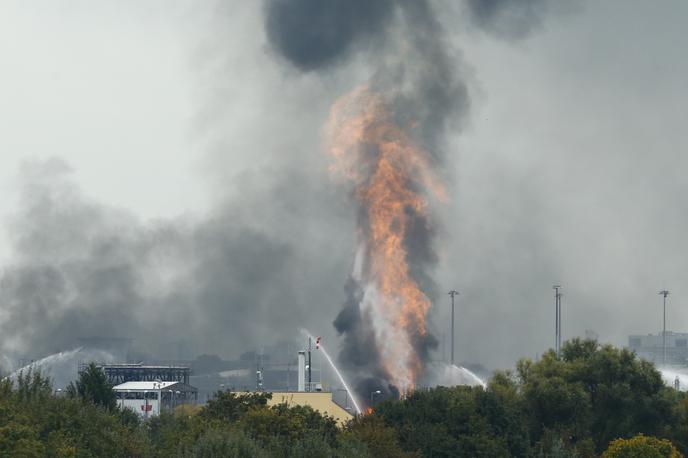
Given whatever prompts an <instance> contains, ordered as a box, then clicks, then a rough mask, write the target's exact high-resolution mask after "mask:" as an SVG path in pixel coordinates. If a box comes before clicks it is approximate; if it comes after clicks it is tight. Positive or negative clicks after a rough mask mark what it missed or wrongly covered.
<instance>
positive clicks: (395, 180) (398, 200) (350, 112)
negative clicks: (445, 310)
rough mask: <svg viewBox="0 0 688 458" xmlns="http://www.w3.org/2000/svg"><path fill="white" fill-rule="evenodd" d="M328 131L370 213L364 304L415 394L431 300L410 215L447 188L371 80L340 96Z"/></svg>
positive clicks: (338, 165)
mask: <svg viewBox="0 0 688 458" xmlns="http://www.w3.org/2000/svg"><path fill="white" fill-rule="evenodd" d="M407 129H409V130H411V129H413V126H408V127H407ZM326 133H327V139H328V146H329V149H330V151H331V152H332V154H333V155H334V157H335V164H334V165H333V167H332V169H333V171H334V172H336V173H337V174H338V176H342V177H344V178H346V179H348V180H351V181H353V182H354V185H355V190H356V191H355V192H356V197H357V199H359V201H360V202H361V203H362V205H363V207H364V208H365V211H366V213H365V218H363V220H364V221H363V222H362V227H361V228H360V235H361V237H362V240H361V243H362V245H363V247H364V250H365V259H364V261H363V262H364V265H363V268H362V272H361V273H360V276H361V278H359V279H357V280H358V281H360V282H361V283H362V286H363V288H364V291H365V293H364V299H363V301H362V303H361V306H362V308H364V309H367V311H368V312H369V313H370V316H371V318H372V320H373V323H372V324H373V327H374V329H375V337H376V342H377V345H378V352H379V354H380V359H381V361H382V365H383V368H384V371H385V372H386V373H387V375H388V376H389V379H390V382H391V383H393V384H394V385H395V386H396V387H397V388H398V389H399V390H400V391H401V392H402V393H407V392H408V391H409V390H410V389H413V387H414V386H415V382H416V379H417V377H418V375H419V373H420V371H421V369H422V366H421V361H420V360H419V358H418V355H417V354H416V351H415V350H414V346H413V339H414V337H416V336H423V335H424V334H425V333H426V325H425V319H426V315H427V313H428V309H429V308H430V300H429V299H428V298H427V296H426V295H425V294H424V293H423V291H421V289H420V288H419V286H418V284H417V282H416V281H415V280H414V279H413V278H412V276H411V274H410V269H409V263H408V259H407V256H408V253H407V249H406V238H407V235H408V230H409V224H410V223H411V220H410V218H411V217H412V216H413V215H421V216H426V213H427V209H428V201H427V197H426V196H427V192H426V190H428V191H430V192H431V193H432V194H434V195H435V196H436V197H438V198H440V199H442V198H443V196H444V190H443V188H442V187H441V186H438V185H436V184H435V182H436V180H433V176H432V173H431V169H430V166H429V163H428V160H429V159H428V157H429V156H428V154H427V152H425V151H423V150H422V149H421V148H419V147H418V146H417V145H415V144H414V142H413V141H412V139H411V137H410V135H409V134H408V133H406V131H405V130H404V129H403V128H402V127H401V126H399V125H398V124H397V123H396V122H395V120H394V119H393V118H392V116H391V113H390V111H389V109H388V106H387V104H386V102H385V100H384V97H383V96H382V95H380V94H378V93H375V92H372V91H371V90H370V89H368V88H367V87H365V86H364V87H360V88H358V89H356V90H354V91H353V92H351V93H350V94H348V95H345V96H344V97H342V98H341V99H340V100H338V101H337V102H335V104H334V105H333V106H332V109H331V113H330V119H329V121H328V124H327V126H326Z"/></svg>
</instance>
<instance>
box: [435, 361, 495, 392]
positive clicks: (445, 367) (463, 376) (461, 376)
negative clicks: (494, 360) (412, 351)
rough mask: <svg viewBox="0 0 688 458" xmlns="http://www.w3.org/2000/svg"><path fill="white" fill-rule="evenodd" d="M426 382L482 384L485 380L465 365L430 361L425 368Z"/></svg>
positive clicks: (452, 384) (447, 384)
mask: <svg viewBox="0 0 688 458" xmlns="http://www.w3.org/2000/svg"><path fill="white" fill-rule="evenodd" d="M425 371H426V373H425V384H426V385H428V386H432V387H434V386H457V385H467V386H481V387H483V388H485V387H486V385H485V382H484V381H483V380H482V379H481V378H480V377H478V376H477V375H475V374H474V373H473V372H471V371H470V370H468V369H466V368H465V367H461V366H457V365H455V364H447V363H444V362H433V363H429V364H428V365H427V367H426V369H425Z"/></svg>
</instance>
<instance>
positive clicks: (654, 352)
mask: <svg viewBox="0 0 688 458" xmlns="http://www.w3.org/2000/svg"><path fill="white" fill-rule="evenodd" d="M628 347H629V348H630V349H631V350H633V351H635V352H636V354H637V355H638V356H640V357H641V358H643V359H646V360H648V361H652V362H653V363H656V364H661V363H662V362H663V361H664V337H663V336H662V333H661V332H659V333H657V334H647V335H632V336H628ZM666 362H667V364H671V365H681V366H685V365H688V333H684V332H673V331H667V332H666Z"/></svg>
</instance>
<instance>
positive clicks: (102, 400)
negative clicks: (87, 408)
mask: <svg viewBox="0 0 688 458" xmlns="http://www.w3.org/2000/svg"><path fill="white" fill-rule="evenodd" d="M67 395H68V396H70V397H71V398H79V399H81V400H83V401H86V402H91V403H93V404H95V405H99V406H103V407H105V408H106V409H108V410H114V409H115V408H116V407H117V396H116V395H115V392H114V391H113V390H112V385H111V384H110V382H108V380H107V377H106V376H105V372H103V371H102V370H101V369H99V368H98V367H97V366H96V364H95V363H91V364H89V365H88V366H87V367H86V369H84V370H83V371H82V372H81V373H80V374H79V379H78V380H77V381H76V382H72V383H70V384H69V385H68V386H67Z"/></svg>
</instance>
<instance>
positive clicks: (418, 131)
mask: <svg viewBox="0 0 688 458" xmlns="http://www.w3.org/2000/svg"><path fill="white" fill-rule="evenodd" d="M546 3H547V1H546V0H490V1H484V2H483V1H480V0H475V1H474V0H469V1H468V2H466V3H465V4H464V6H465V8H463V9H460V10H461V12H466V13H467V14H468V17H469V18H470V19H471V20H472V21H473V22H474V23H475V24H477V25H478V27H480V28H482V29H484V30H487V31H489V32H492V33H495V34H497V35H501V36H506V37H518V36H525V35H527V34H528V33H529V31H530V30H531V29H532V28H533V27H534V26H536V25H537V24H538V23H539V19H540V15H541V14H542V10H543V9H544V8H543V7H544V5H545V4H546ZM435 6H436V4H434V3H433V2H430V1H421V0H413V1H411V0H399V1H388V0H379V1H365V0H360V1H359V0H356V1H351V0H334V1H329V2H320V1H309V0H291V1H286V0H272V1H268V2H266V16H265V17H266V19H265V25H266V33H267V37H268V40H269V41H270V43H271V45H272V47H273V49H274V50H275V51H276V52H277V53H278V55H279V56H281V57H282V58H284V59H286V60H287V61H288V62H290V63H291V64H292V65H293V66H294V67H296V68H298V69H299V70H301V71H303V72H314V71H319V72H322V73H323V75H326V74H327V73H328V72H330V71H333V69H336V68H337V67H338V66H341V65H342V64H343V63H344V62H346V61H351V60H354V59H356V58H361V59H363V60H364V61H365V62H367V63H368V65H369V66H370V67H371V75H372V76H371V77H370V78H369V80H368V81H366V82H363V84H361V85H360V86H359V87H356V88H354V89H353V90H352V91H351V92H350V93H348V94H346V95H344V96H342V97H340V98H339V99H338V100H337V101H335V102H334V104H333V105H332V108H331V113H330V117H329V120H328V122H327V124H326V126H325V147H326V149H327V150H329V152H330V153H331V154H332V156H333V158H334V162H333V165H332V172H333V175H334V177H335V179H337V180H338V181H340V182H341V183H343V184H344V186H348V188H347V189H349V190H350V192H351V194H352V196H353V198H354V200H355V202H356V205H357V208H358V216H357V227H358V229H357V234H358V245H357V250H356V255H355V260H354V268H353V272H352V275H351V278H350V280H349V282H348V283H347V286H346V292H347V297H348V299H347V301H346V303H345V305H344V308H343V310H342V311H341V312H340V314H339V315H338V316H337V318H336V320H335V321H334V325H335V328H336V329H337V331H338V332H339V333H340V334H342V335H343V337H344V341H343V347H342V350H341V353H340V360H341V362H342V363H344V364H345V366H346V367H347V369H348V370H349V371H353V372H355V373H356V374H358V376H359V379H358V380H359V386H358V389H359V391H360V392H361V393H364V394H365V393H369V392H370V391H373V390H377V389H382V390H385V391H386V392H387V394H391V395H398V394H404V393H406V392H408V391H409V390H412V389H413V388H414V386H415V384H416V382H417V380H418V379H419V377H421V376H422V375H423V372H424V368H425V364H426V362H427V361H428V354H429V352H430V351H431V350H432V349H433V348H434V347H436V339H435V338H434V337H433V336H432V334H431V333H430V330H429V323H428V322H427V321H428V313H429V311H430V309H431V305H432V303H433V301H434V299H435V298H436V297H437V294H436V292H437V287H436V286H435V284H434V282H433V281H432V268H433V266H434V264H435V263H436V255H435V252H434V250H433V246H434V236H435V234H436V232H437V227H438V218H437V213H438V212H437V211H436V207H437V204H438V203H441V202H442V201H443V200H445V199H446V196H445V190H444V183H443V182H444V181H445V180H444V177H443V174H442V173H441V169H442V166H443V165H444V164H445V162H446V156H447V154H446V153H447V147H446V133H447V131H448V130H449V129H452V130H455V131H456V130H459V129H460V128H461V124H462V121H463V119H464V118H465V117H466V115H467V113H468V109H469V98H468V91H467V87H466V83H465V78H464V77H463V75H464V73H465V72H464V66H463V64H462V62H461V58H460V54H459V52H458V51H457V50H456V49H454V48H453V47H452V46H450V45H449V43H448V42H447V40H446V37H445V34H444V32H443V29H442V24H441V23H440V21H439V20H438V13H437V11H435V9H434V8H435ZM452 11H454V10H452ZM365 58H368V60H365Z"/></svg>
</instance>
